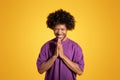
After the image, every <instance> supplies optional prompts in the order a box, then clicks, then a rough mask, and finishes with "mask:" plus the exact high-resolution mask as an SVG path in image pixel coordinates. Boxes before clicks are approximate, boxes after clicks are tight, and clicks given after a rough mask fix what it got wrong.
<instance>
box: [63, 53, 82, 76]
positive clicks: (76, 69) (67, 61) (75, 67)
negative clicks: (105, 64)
mask: <svg viewBox="0 0 120 80" xmlns="http://www.w3.org/2000/svg"><path fill="white" fill-rule="evenodd" d="M62 60H63V61H64V63H65V64H66V65H67V66H68V67H69V68H70V69H71V70H72V71H73V72H75V73H77V74H78V75H80V74H82V70H81V69H80V68H79V66H78V64H77V63H74V62H72V61H71V60H70V59H69V58H67V57H66V56H65V55H64V56H63V57H62Z"/></svg>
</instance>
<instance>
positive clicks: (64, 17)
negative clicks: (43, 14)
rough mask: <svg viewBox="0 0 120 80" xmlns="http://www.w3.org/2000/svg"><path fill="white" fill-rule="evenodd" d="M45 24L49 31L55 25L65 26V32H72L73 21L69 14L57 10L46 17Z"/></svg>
mask: <svg viewBox="0 0 120 80" xmlns="http://www.w3.org/2000/svg"><path fill="white" fill-rule="evenodd" d="M46 24H47V27H48V28H50V29H54V27H55V26H56V25H57V24H65V26H66V28H67V30H73V29H74V26H75V19H74V17H73V16H72V15H71V14H70V13H69V12H66V11H64V10H62V9H59V10H57V11H55V12H53V13H50V14H49V15H48V17H47V21H46Z"/></svg>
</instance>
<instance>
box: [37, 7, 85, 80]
mask: <svg viewBox="0 0 120 80" xmlns="http://www.w3.org/2000/svg"><path fill="white" fill-rule="evenodd" d="M46 23H47V26H48V27H49V28H50V29H52V30H53V31H54V34H55V36H56V37H55V38H54V39H52V40H50V41H48V42H46V43H45V44H44V45H43V46H42V48H41V51H40V54H39V56H38V59H37V68H38V72H39V73H40V74H42V73H44V72H46V76H45V80H76V74H78V75H81V74H82V73H83V71H84V58H83V54H82V49H81V47H80V46H79V45H78V44H77V43H76V42H74V41H72V40H71V39H69V38H67V30H72V29H74V26H75V20H74V17H73V16H72V15H71V14H70V13H69V12H66V11H64V10H62V9H60V10H57V11H55V12H53V13H50V14H49V16H48V17H47V22H46Z"/></svg>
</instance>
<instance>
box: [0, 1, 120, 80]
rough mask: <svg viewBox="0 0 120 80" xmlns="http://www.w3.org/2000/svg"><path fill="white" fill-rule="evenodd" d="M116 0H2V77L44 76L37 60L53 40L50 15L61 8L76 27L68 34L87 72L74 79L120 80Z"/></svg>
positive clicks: (5, 79) (10, 79) (40, 79)
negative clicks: (48, 19)
mask: <svg viewBox="0 0 120 80" xmlns="http://www.w3.org/2000/svg"><path fill="white" fill-rule="evenodd" d="M119 5H120V2H119V0H1V1H0V38H1V39H0V80H43V79H44V75H45V74H43V75H41V74H39V73H38V72H37V68H36V60H37V57H38V54H39V51H40V48H41V46H42V45H43V44H44V43H45V42H46V41H48V40H50V39H52V38H54V34H53V31H52V30H50V29H48V28H47V26H46V17H47V16H48V14H49V13H51V12H53V11H55V10H57V9H60V8H62V9H64V10H66V11H69V12H70V13H71V14H72V15H74V17H75V19H76V28H75V30H73V31H69V32H68V37H69V38H71V39H72V40H74V41H76V42H77V43H78V44H79V45H80V46H81V47H82V49H83V53H84V59H85V70H84V74H83V75H82V76H77V80H120V76H119V73H120V46H119V45H120V42H119V41H120V28H119V27H120V16H119V15H120V6H119Z"/></svg>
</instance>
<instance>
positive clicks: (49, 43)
mask: <svg viewBox="0 0 120 80" xmlns="http://www.w3.org/2000/svg"><path fill="white" fill-rule="evenodd" d="M51 44H52V45H53V44H55V39H51V40H48V41H46V42H45V43H44V44H43V45H42V47H41V48H49V46H50V45H51Z"/></svg>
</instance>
